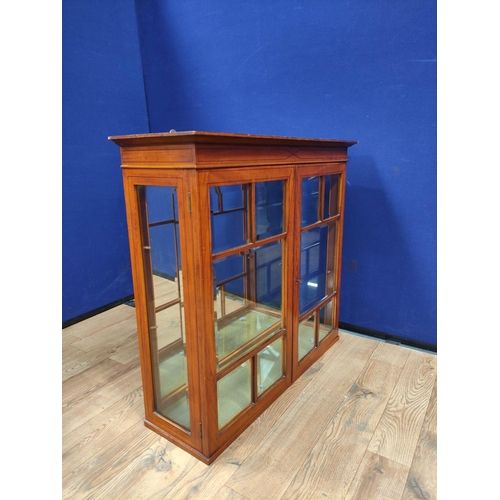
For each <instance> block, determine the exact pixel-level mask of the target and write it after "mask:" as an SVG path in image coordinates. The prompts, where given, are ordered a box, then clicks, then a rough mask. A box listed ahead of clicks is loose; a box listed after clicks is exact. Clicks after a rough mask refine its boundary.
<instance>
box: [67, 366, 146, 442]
mask: <svg viewBox="0 0 500 500" xmlns="http://www.w3.org/2000/svg"><path fill="white" fill-rule="evenodd" d="M139 387H142V381H141V372H140V367H139V366H136V365H132V366H131V367H130V368H129V369H128V370H127V371H125V372H124V373H123V375H122V376H121V377H119V378H117V379H114V380H113V381H111V382H110V383H109V384H108V385H107V386H106V387H105V388H104V389H99V390H96V391H94V392H92V393H91V394H88V395H87V396H86V397H85V398H82V399H80V400H79V401H78V402H77V403H75V404H74V405H73V406H72V407H71V409H69V410H68V411H67V412H65V413H64V414H63V416H62V426H63V435H65V434H67V433H68V432H71V431H73V430H74V429H76V428H77V427H79V426H80V425H82V424H83V423H84V422H86V421H87V420H89V419H91V418H92V417H94V416H95V415H97V414H98V413H101V411H103V410H104V409H105V408H108V407H110V406H111V405H113V404H114V403H115V402H116V401H118V400H120V399H121V398H123V397H125V396H126V395H127V394H130V392H132V391H134V390H135V389H138V388H139Z"/></svg>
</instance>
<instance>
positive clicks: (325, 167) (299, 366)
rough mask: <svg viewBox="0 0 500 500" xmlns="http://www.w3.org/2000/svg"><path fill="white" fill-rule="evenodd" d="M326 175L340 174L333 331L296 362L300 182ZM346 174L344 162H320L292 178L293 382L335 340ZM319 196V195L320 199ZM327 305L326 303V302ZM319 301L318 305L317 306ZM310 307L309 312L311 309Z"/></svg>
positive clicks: (298, 170) (300, 210)
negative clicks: (293, 182) (293, 236)
mask: <svg viewBox="0 0 500 500" xmlns="http://www.w3.org/2000/svg"><path fill="white" fill-rule="evenodd" d="M325 175H339V187H338V201H337V203H338V208H339V217H338V219H337V222H336V224H337V233H336V241H335V254H334V261H333V265H334V270H335V280H334V282H335V287H334V288H335V293H334V294H333V300H334V303H335V309H334V311H333V314H334V332H333V333H331V334H329V335H327V336H326V337H325V338H324V340H323V341H322V342H321V343H320V344H319V345H318V346H317V347H314V348H313V349H312V350H311V351H310V352H309V353H308V354H306V355H305V356H304V357H303V358H302V360H300V361H299V360H298V355H299V352H298V350H299V337H298V336H299V316H300V275H301V274H300V265H301V234H302V232H301V215H302V180H303V179H304V178H306V177H315V176H325ZM345 175H346V161H345V160H344V161H338V162H332V163H321V164H314V165H300V166H299V165H298V166H297V167H296V176H295V196H296V200H297V203H296V204H295V214H294V221H295V234H296V244H295V245H294V252H295V253H294V285H295V286H294V291H293V310H294V313H293V320H294V325H293V353H292V382H295V381H296V380H297V379H298V378H300V377H301V376H302V374H303V373H304V372H305V371H306V370H308V369H309V368H310V367H311V366H312V365H313V364H314V363H315V362H316V361H317V360H318V359H319V358H320V357H321V356H323V354H325V353H326V351H327V350H328V349H329V348H330V347H331V346H332V345H333V344H334V343H335V342H337V341H338V339H339V337H338V323H339V309H340V277H341V264H342V235H343V225H344V198H345ZM321 196H322V195H321V194H320V197H321ZM318 204H319V210H320V211H322V209H323V203H322V202H321V201H318ZM322 225H323V224H320V223H318V224H317V226H318V227H321V226H322ZM328 302H329V301H328ZM320 303H322V301H319V302H317V304H316V306H317V305H318V304H320ZM316 306H313V307H312V309H314V307H316ZM317 323H318V321H317V320H316V325H315V328H316V329H318V325H317Z"/></svg>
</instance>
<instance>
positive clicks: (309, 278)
mask: <svg viewBox="0 0 500 500" xmlns="http://www.w3.org/2000/svg"><path fill="white" fill-rule="evenodd" d="M327 247H328V226H320V227H316V228H313V229H310V230H309V231H305V232H303V233H302V235H301V238H300V280H301V283H300V314H302V313H304V312H306V311H307V310H309V309H311V307H313V306H314V305H315V304H317V303H318V302H320V301H321V300H322V299H323V298H325V297H326V280H327ZM330 272H331V271H330ZM329 274H330V273H329Z"/></svg>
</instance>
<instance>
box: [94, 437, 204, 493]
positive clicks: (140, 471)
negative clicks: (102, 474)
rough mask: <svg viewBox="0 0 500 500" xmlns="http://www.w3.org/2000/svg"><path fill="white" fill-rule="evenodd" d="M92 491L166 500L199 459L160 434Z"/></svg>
mask: <svg viewBox="0 0 500 500" xmlns="http://www.w3.org/2000/svg"><path fill="white" fill-rule="evenodd" d="M157 438H158V439H156V441H155V442H154V443H153V444H152V446H150V447H149V448H147V449H145V450H144V451H143V452H142V453H140V454H139V455H138V456H137V457H136V458H135V459H134V460H133V461H132V462H131V463H130V464H129V465H128V466H127V467H125V468H124V469H123V470H122V471H121V472H120V473H118V474H116V475H115V476H114V477H113V478H112V479H111V480H110V481H109V482H108V483H106V485H104V486H103V487H102V488H100V489H99V490H98V491H96V492H95V494H93V495H92V497H91V498H92V499H93V500H109V499H115V498H116V499H120V500H162V499H163V498H165V497H166V498H169V499H174V498H179V499H180V498H182V497H178V496H172V494H171V493H170V492H171V490H172V489H174V488H175V487H176V485H177V484H178V483H179V481H181V480H182V479H183V478H184V477H185V476H186V474H187V473H189V471H190V470H191V469H192V468H193V467H195V466H196V465H197V464H198V463H199V461H198V460H197V459H196V458H194V457H193V456H192V455H190V454H189V453H186V452H185V451H184V450H181V449H180V448H178V447H177V446H175V445H173V444H172V443H170V442H168V441H167V440H166V439H163V438H160V437H159V436H157Z"/></svg>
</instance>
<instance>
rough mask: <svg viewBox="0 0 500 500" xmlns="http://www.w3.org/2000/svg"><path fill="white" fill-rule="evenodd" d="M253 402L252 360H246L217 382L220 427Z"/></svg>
mask: <svg viewBox="0 0 500 500" xmlns="http://www.w3.org/2000/svg"><path fill="white" fill-rule="evenodd" d="M251 403H252V378H251V368H250V361H245V363H243V364H242V365H240V366H238V368H235V369H234V370H233V371H232V372H230V373H228V374H227V375H226V376H225V377H223V378H221V379H220V380H219V381H218V382H217V408H218V414H219V429H220V428H221V427H224V425H226V424H227V423H228V422H229V421H230V420H231V419H232V418H234V417H235V416H236V415H238V413H240V412H241V411H242V410H243V409H245V408H246V407H247V406H249V405H250V404H251Z"/></svg>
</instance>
